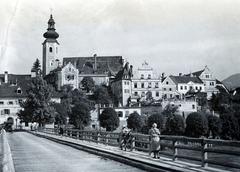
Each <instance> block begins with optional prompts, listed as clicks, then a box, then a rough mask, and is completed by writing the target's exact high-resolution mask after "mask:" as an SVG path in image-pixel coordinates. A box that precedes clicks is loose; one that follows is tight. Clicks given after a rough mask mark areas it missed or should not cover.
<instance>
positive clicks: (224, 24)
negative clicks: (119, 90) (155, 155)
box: [0, 0, 240, 80]
mask: <svg viewBox="0 0 240 172" xmlns="http://www.w3.org/2000/svg"><path fill="white" fill-rule="evenodd" d="M50 9H53V10H52V11H53V12H52V13H53V16H54V19H55V22H56V31H57V32H58V33H59V35H60V37H59V39H58V41H59V43H60V46H61V47H60V58H62V57H67V56H92V55H93V54H94V53H96V54H97V55H99V56H100V55H122V56H123V57H124V58H125V59H127V61H129V62H130V63H131V64H133V66H134V67H135V68H138V67H139V66H140V65H141V63H142V62H143V61H144V60H147V61H148V62H149V64H150V65H151V66H152V67H154V68H155V69H156V70H157V72H159V73H162V72H165V73H166V74H178V73H188V72H190V71H192V72H193V71H196V70H200V69H202V68H204V66H205V65H208V66H209V68H210V69H211V70H212V72H213V74H214V75H215V76H216V77H217V78H219V79H220V80H222V79H224V78H226V77H228V76H229V75H231V74H234V73H240V67H239V66H240V1H239V0H211V1H210V0H41V1H40V0H39V1H37V0H11V1H10V0H0V47H1V49H0V72H1V73H2V72H4V71H5V70H7V71H9V73H21V74H27V73H30V70H31V67H32V63H33V62H34V61H35V59H36V58H39V59H40V60H41V59H42V44H41V43H42V42H43V41H44V38H43V36H42V34H43V33H44V32H45V31H46V29H47V21H48V19H49V15H50Z"/></svg>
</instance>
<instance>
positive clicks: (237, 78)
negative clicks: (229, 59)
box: [222, 73, 240, 90]
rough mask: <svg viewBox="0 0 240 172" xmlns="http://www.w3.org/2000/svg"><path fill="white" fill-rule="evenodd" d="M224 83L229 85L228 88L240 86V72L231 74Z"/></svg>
mask: <svg viewBox="0 0 240 172" xmlns="http://www.w3.org/2000/svg"><path fill="white" fill-rule="evenodd" d="M222 83H223V84H224V85H225V86H226V87H227V89H228V90H231V89H235V88H237V87H240V73H237V74H234V75H231V76H229V77H228V78H226V79H224V80H223V81H222Z"/></svg>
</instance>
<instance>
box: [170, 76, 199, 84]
mask: <svg viewBox="0 0 240 172" xmlns="http://www.w3.org/2000/svg"><path fill="white" fill-rule="evenodd" d="M169 77H170V78H171V79H172V80H173V82H174V83H175V84H184V83H185V84H187V83H189V82H194V83H198V84H203V82H202V80H201V79H200V78H199V77H191V76H172V75H170V76H169Z"/></svg>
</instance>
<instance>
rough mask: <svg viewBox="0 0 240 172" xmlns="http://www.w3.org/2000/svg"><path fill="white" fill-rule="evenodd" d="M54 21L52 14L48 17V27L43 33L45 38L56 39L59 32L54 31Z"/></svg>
mask: <svg viewBox="0 0 240 172" xmlns="http://www.w3.org/2000/svg"><path fill="white" fill-rule="evenodd" d="M55 30H56V29H55V21H54V19H53V16H52V14H51V15H50V19H49V20H48V28H47V32H45V33H44V34H43V36H44V38H46V39H57V38H58V37H59V34H58V33H57V32H56V31H55Z"/></svg>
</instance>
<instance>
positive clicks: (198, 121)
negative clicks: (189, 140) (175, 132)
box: [185, 112, 208, 137]
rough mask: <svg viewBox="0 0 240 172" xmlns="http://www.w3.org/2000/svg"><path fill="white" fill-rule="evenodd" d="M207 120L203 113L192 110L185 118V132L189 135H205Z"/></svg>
mask: <svg viewBox="0 0 240 172" xmlns="http://www.w3.org/2000/svg"><path fill="white" fill-rule="evenodd" d="M207 133H208V121H207V118H206V116H205V115H203V114H200V113H197V112H193V113H190V114H189V115H188V117H187V119H186V130H185V134H186V135H187V136H190V137H201V136H207Z"/></svg>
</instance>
